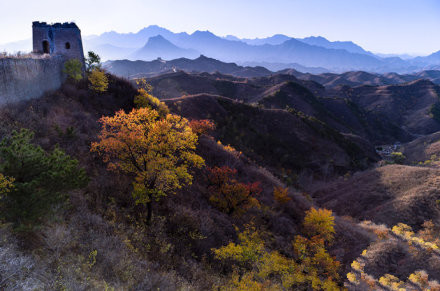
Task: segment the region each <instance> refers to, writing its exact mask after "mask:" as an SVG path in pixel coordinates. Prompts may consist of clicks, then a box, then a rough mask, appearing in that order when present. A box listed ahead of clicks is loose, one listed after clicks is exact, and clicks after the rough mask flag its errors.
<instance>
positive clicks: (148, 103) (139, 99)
mask: <svg viewBox="0 0 440 291" xmlns="http://www.w3.org/2000/svg"><path fill="white" fill-rule="evenodd" d="M142 80H143V81H144V82H141V81H139V80H138V81H137V84H138V86H141V88H139V89H138V94H137V95H136V96H134V105H135V106H136V108H144V107H146V108H150V109H155V110H157V111H158V112H159V115H160V116H162V117H163V116H166V115H167V114H168V113H170V110H169V109H168V106H167V105H166V104H165V103H164V102H162V101H160V100H159V99H158V98H156V97H154V96H153V95H152V91H153V87H151V85H150V84H148V83H146V81H145V80H144V79H142Z"/></svg>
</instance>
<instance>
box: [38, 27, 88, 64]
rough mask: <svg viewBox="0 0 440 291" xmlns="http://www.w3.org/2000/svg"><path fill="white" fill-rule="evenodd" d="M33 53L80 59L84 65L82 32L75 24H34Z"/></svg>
mask: <svg viewBox="0 0 440 291" xmlns="http://www.w3.org/2000/svg"><path fill="white" fill-rule="evenodd" d="M32 36H33V52H34V53H39V54H50V55H61V56H64V57H65V58H66V60H70V59H78V60H79V61H80V62H81V63H82V64H84V52H83V46H82V40H81V31H80V30H79V28H78V26H76V24H75V23H73V22H72V23H67V22H66V23H55V24H47V23H46V22H38V21H35V22H33V23H32Z"/></svg>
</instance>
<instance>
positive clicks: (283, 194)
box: [273, 187, 292, 204]
mask: <svg viewBox="0 0 440 291" xmlns="http://www.w3.org/2000/svg"><path fill="white" fill-rule="evenodd" d="M273 198H274V199H275V201H277V202H278V203H280V204H286V203H287V202H289V201H290V200H292V198H290V197H289V188H284V187H275V188H274V189H273Z"/></svg>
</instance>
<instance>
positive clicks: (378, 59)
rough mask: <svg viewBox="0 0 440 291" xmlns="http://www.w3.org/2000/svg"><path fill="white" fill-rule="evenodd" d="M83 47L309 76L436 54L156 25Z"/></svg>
mask: <svg viewBox="0 0 440 291" xmlns="http://www.w3.org/2000/svg"><path fill="white" fill-rule="evenodd" d="M29 44H30V41H29ZM29 44H28V45H29ZM26 46H27V45H26V42H24V41H22V42H15V43H11V44H9V45H4V46H0V49H1V50H7V51H17V50H29V48H27V47H26ZM84 46H85V49H86V50H93V51H95V52H97V53H98V54H99V55H100V56H101V57H102V58H103V60H121V59H128V60H144V61H151V60H154V59H157V58H162V59H165V60H172V59H176V58H181V57H186V58H191V59H194V58H197V57H198V56H199V55H201V54H203V55H205V56H208V57H211V58H215V59H218V60H220V61H223V62H235V63H238V64H242V65H249V66H264V67H266V68H267V69H269V70H272V71H278V70H282V69H288V68H294V69H297V70H300V71H301V72H310V73H324V72H336V73H340V72H346V71H359V70H362V71H368V72H377V73H387V72H397V73H412V72H418V71H421V70H434V69H439V68H440V52H436V53H433V54H431V55H429V56H426V57H415V58H409V57H408V56H402V58H400V57H398V56H390V57H387V56H386V55H375V54H373V53H372V52H369V51H366V50H365V49H363V48H362V47H360V46H359V45H357V44H355V43H353V42H351V41H334V42H332V41H329V40H327V39H325V38H323V37H307V38H292V37H289V36H286V35H282V34H276V35H273V36H271V37H267V38H257V39H240V38H238V37H235V36H232V35H228V36H226V37H219V36H217V35H215V34H213V33H211V32H209V31H195V32H194V33H192V34H188V33H186V32H181V33H174V32H171V31H169V30H167V29H165V28H162V27H159V26H155V25H152V26H149V27H146V28H144V29H142V30H140V31H139V32H137V33H118V32H115V31H111V32H106V33H103V34H101V35H98V36H87V37H85V38H84ZM26 48H27V49H26Z"/></svg>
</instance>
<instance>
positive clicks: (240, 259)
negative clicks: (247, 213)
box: [213, 210, 340, 290]
mask: <svg viewBox="0 0 440 291" xmlns="http://www.w3.org/2000/svg"><path fill="white" fill-rule="evenodd" d="M316 213H319V214H321V215H322V214H323V213H325V214H326V215H324V216H323V217H326V219H327V221H324V219H318V220H315V219H311V217H310V216H314V215H315V214H316ZM328 213H329V212H328V211H320V210H317V212H315V211H309V212H308V214H307V215H306V217H307V216H309V217H308V220H307V222H306V221H305V222H304V224H307V225H308V226H309V227H312V226H313V225H312V224H313V223H318V224H322V223H324V222H325V223H324V224H325V225H326V226H327V227H329V228H327V229H325V228H324V230H325V231H326V234H324V235H322V236H321V235H319V234H315V233H314V234H315V235H314V236H312V237H310V238H306V237H303V236H297V237H296V238H295V241H294V242H293V250H294V253H295V258H288V257H285V256H283V255H281V254H280V253H278V252H277V251H268V250H267V249H266V248H265V246H264V242H263V240H262V239H261V237H260V235H259V233H258V232H257V231H256V230H255V228H254V227H249V226H248V227H247V228H246V229H245V230H244V231H243V232H242V233H240V234H239V235H238V239H239V244H235V243H233V242H231V243H229V244H228V245H226V246H224V247H221V248H219V249H214V250H213V251H214V254H215V257H216V258H217V259H220V260H222V261H224V260H232V261H235V262H236V263H238V266H240V267H241V273H242V274H243V275H242V277H241V279H240V277H237V274H236V273H234V274H233V276H232V278H231V280H230V281H229V284H228V285H227V286H225V287H224V290H243V286H250V287H252V288H257V289H254V290H282V289H287V290H298V289H300V290H340V288H339V286H338V284H337V283H336V282H337V280H339V274H338V269H339V266H340V264H339V262H338V261H336V260H334V259H333V258H332V257H331V256H330V255H329V254H328V252H327V250H326V249H325V243H327V242H328V241H326V240H325V239H324V237H327V238H328V237H329V235H328V233H334V229H333V225H332V223H330V222H332V221H333V217H332V216H331V212H330V217H328V216H327V214H328ZM313 229H314V230H317V229H321V228H320V227H319V226H313ZM258 288H259V289H258Z"/></svg>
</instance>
